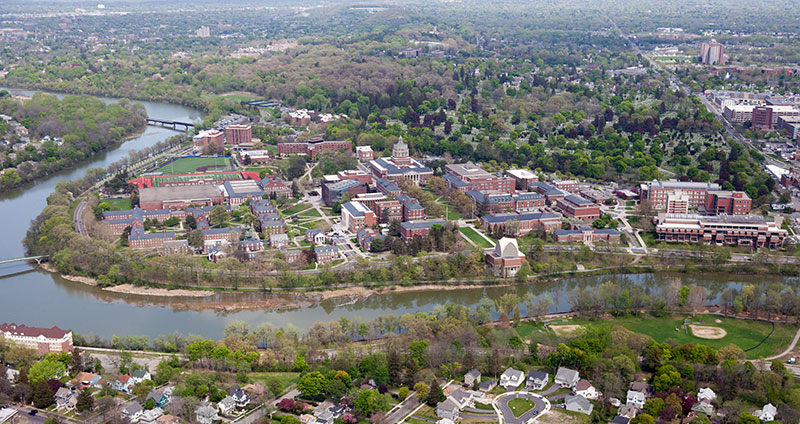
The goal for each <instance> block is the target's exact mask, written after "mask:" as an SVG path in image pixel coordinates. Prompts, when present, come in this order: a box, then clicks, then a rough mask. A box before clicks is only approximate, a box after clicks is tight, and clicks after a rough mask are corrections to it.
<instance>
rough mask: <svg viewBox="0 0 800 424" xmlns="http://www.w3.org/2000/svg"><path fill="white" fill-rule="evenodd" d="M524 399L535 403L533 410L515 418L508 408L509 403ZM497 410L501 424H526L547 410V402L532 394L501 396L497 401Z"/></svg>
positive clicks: (517, 393) (518, 393)
mask: <svg viewBox="0 0 800 424" xmlns="http://www.w3.org/2000/svg"><path fill="white" fill-rule="evenodd" d="M518 398H524V399H528V400H530V401H531V402H533V408H531V409H529V410H527V411H525V413H523V414H522V415H520V416H519V417H515V416H514V413H513V412H511V408H510V407H509V406H508V402H509V401H511V400H512V399H518ZM495 403H496V405H497V408H498V409H499V410H500V415H501V416H502V417H501V422H502V423H504V424H524V423H527V422H528V421H530V420H531V419H533V417H535V416H536V415H538V414H539V413H541V412H542V411H544V410H545V406H546V404H545V402H544V401H543V400H542V398H540V397H539V396H535V395H533V394H531V393H521V392H516V393H512V394H509V395H506V396H500V397H498V398H497V399H496V400H495Z"/></svg>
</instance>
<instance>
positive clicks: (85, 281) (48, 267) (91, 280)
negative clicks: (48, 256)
mask: <svg viewBox="0 0 800 424" xmlns="http://www.w3.org/2000/svg"><path fill="white" fill-rule="evenodd" d="M39 266H40V267H41V268H42V269H43V270H45V271H47V272H52V273H55V274H58V270H57V269H56V267H54V266H53V265H52V264H51V263H49V262H42V263H41V264H39ZM61 278H63V279H65V280H69V281H75V282H78V283H83V284H86V285H87V286H96V285H98V284H100V283H99V282H98V281H97V280H95V279H94V278H92V277H81V276H79V275H63V274H61Z"/></svg>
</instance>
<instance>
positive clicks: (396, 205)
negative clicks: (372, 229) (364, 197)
mask: <svg viewBox="0 0 800 424" xmlns="http://www.w3.org/2000/svg"><path fill="white" fill-rule="evenodd" d="M372 210H374V211H375V217H376V218H377V220H378V222H379V223H383V224H388V223H390V222H392V221H395V220H397V221H402V220H403V205H402V204H401V203H400V202H399V201H397V200H381V201H379V202H375V207H374V208H373V209H372Z"/></svg>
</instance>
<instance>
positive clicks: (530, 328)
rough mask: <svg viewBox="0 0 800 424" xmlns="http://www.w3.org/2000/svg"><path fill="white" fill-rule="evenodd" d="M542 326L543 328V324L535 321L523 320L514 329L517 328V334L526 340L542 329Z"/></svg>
mask: <svg viewBox="0 0 800 424" xmlns="http://www.w3.org/2000/svg"><path fill="white" fill-rule="evenodd" d="M542 328H543V327H542V324H537V323H534V322H522V323H520V324H519V325H518V326H516V327H515V328H514V329H515V330H517V334H519V336H520V337H521V338H522V339H523V340H525V339H529V338H530V337H531V334H533V333H534V332H537V331H539V330H541V329H542Z"/></svg>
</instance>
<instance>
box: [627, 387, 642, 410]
mask: <svg viewBox="0 0 800 424" xmlns="http://www.w3.org/2000/svg"><path fill="white" fill-rule="evenodd" d="M644 397H645V396H644V393H642V392H637V391H636V390H628V396H627V397H626V398H625V403H626V404H627V405H630V406H633V407H635V408H636V409H642V408H643V407H644Z"/></svg>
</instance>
